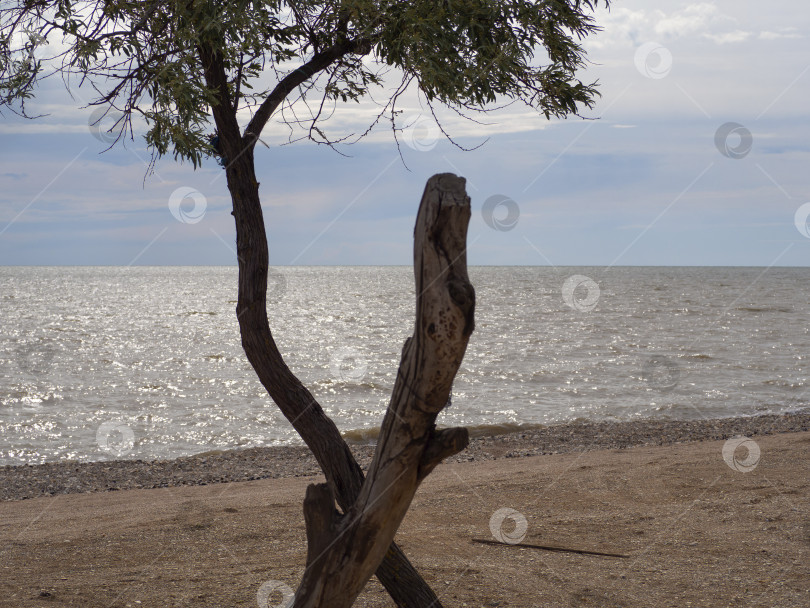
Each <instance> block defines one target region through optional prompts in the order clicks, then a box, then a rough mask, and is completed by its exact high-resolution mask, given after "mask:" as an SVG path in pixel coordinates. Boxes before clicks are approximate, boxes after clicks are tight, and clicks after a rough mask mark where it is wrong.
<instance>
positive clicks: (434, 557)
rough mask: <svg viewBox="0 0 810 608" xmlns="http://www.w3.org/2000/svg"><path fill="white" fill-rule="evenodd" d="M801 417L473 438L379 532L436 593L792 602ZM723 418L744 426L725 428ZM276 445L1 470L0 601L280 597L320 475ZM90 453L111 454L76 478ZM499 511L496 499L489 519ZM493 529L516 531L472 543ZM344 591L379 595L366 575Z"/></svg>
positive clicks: (481, 597) (480, 603) (300, 552)
mask: <svg viewBox="0 0 810 608" xmlns="http://www.w3.org/2000/svg"><path fill="white" fill-rule="evenodd" d="M809 417H810V416H808V414H806V413H804V414H796V415H793V416H773V417H760V418H753V419H735V420H733V421H732V420H726V421H703V422H700V423H675V424H676V426H677V425H679V424H680V425H684V424H691V425H692V427H689V428H691V431H690V432H691V434H690V433H688V432H687V431H685V430H684V428H686V427H683V426H681V427H679V428H681V431H682V434H681V435H678V434H677V433H675V430H676V429H675V427H673V428H671V429H669V434H667V433H662V432H661V429H660V428H658V426H660V425H661V424H664V425H665V426H666V425H667V424H670V423H651V424H652V426H648V427H646V431H645V427H644V424H641V423H627V424H629V425H631V426H622V425H607V426H606V427H603V426H600V425H561V426H560V427H558V428H554V427H549V428H550V429H552V430H551V431H546V432H547V436H546V441H545V443H543V442H541V441H540V439H538V437H537V436H529V435H532V434H531V433H529V434H526V433H523V434H517V435H515V436H503V437H495V438H492V437H490V438H481V439H478V440H476V442H474V443H473V445H472V446H471V449H470V450H469V451H468V452H465V453H462V454H461V455H459V456H458V457H457V458H456V459H455V460H454V461H450V462H446V463H444V464H442V465H441V466H440V467H438V468H437V469H436V471H435V472H434V473H433V474H432V475H431V476H430V477H429V478H428V479H427V480H426V482H425V483H424V484H423V486H422V487H421V488H420V490H419V492H418V493H417V496H416V499H415V501H414V503H413V505H412V507H411V509H410V511H409V513H408V516H407V517H406V520H405V521H404V523H403V525H402V527H401V528H400V532H399V534H398V536H397V541H398V542H399V543H400V544H401V545H402V547H403V548H404V550H405V551H406V553H407V554H408V555H409V556H410V557H411V560H412V561H413V562H414V564H415V565H416V566H417V568H418V569H419V570H420V571H421V572H422V573H423V575H424V576H425V578H426V579H427V580H428V581H429V583H430V584H431V585H432V586H433V587H434V589H435V590H436V591H437V593H438V594H439V597H440V599H441V601H442V603H443V605H445V606H447V607H450V606H470V607H494V606H518V607H530V606H544V607H545V606H553V607H556V606H566V607H567V606H604V607H619V606H621V607H631V606H632V607H636V606H638V607H650V606H662V607H664V606H673V607H675V606H678V607H683V606H729V607H731V606H734V607H739V606H763V607H765V606H768V607H772V606H779V607H794V606H795V607H804V606H807V605H810V559H808V558H810V517H808V515H810V514H809V513H808V505H810V475H809V474H808V473H810V430H808V428H807V424H808V418H809ZM752 421H753V422H752ZM632 425H636V426H635V427H633V426H632ZM718 425H719V426H718ZM737 425H740V428H742V429H743V430H745V429H747V430H748V431H749V432H747V433H733V431H734V429H735V428H737ZM656 428H657V431H656V432H653V431H655V430H656ZM697 429H702V432H698V430H697ZM537 432H538V433H540V432H541V431H537ZM684 433H685V434H684ZM729 433H733V434H729ZM734 434H741V435H742V434H745V435H748V436H749V437H752V442H750V443H748V444H747V446H744V447H740V448H738V450H737V452H734V454H735V455H736V457H737V459H736V460H734V459H733V458H732V457H731V455H730V454H731V453H730V452H729V450H730V447H729V446H731V447H733V444H729V443H727V440H728V438H729V437H733V436H734ZM523 435H525V436H523ZM714 435H720V436H721V437H719V438H714V439H711V438H710V437H713V436H714ZM725 435H729V437H726V436H725ZM552 436H553V437H552ZM707 437H708V438H707ZM555 441H556V443H555ZM611 443H612V444H611ZM605 444H607V445H605ZM623 444H627V445H623ZM559 446H567V447H568V448H570V449H557V448H558V447H559ZM745 447H748V448H750V450H753V451H750V450H749V451H746V449H745ZM724 448H725V449H724ZM757 449H758V450H759V458H758V459H757V458H755V456H756V454H755V452H756V450H757ZM363 450H370V448H364V449H361V450H359V452H363ZM548 452H551V453H548ZM553 452H557V453H553ZM281 453H283V454H287V456H286V459H287V461H288V467H287V469H285V470H283V471H282V470H281V469H282V468H283V467H275V470H274V471H271V473H277V475H272V476H271V475H269V474H263V473H262V472H261V470H260V468H256V469H255V470H254V474H255V475H256V476H264V477H266V478H263V479H255V480H253V481H230V482H228V483H213V481H212V480H210V479H208V477H207V476H208V475H209V473H210V474H213V473H216V471H215V469H216V468H217V465H211V466H210V467H209V469H210V471H209V472H208V473H206V471H207V470H208V469H206V468H205V466H202V462H203V460H205V459H207V460H206V462H209V463H210V462H211V461H212V460H213V461H218V460H219V461H220V464H222V463H223V462H224V463H227V461H228V459H229V458H236V459H235V460H234V462H244V458H245V455H244V454H242V455H241V457H234V456H233V454H234V453H224V454H220V455H208V456H205V457H198V459H199V461H200V463H199V464H200V467H198V468H199V469H200V470H201V471H202V473H199V472H198V473H199V474H198V475H197V481H198V483H203V484H206V485H188V484H191V483H192V477H193V475H190V476H189V477H188V478H187V479H182V475H181V474H180V473H177V475H176V480H177V483H176V484H173V485H172V484H171V483H170V480H168V481H167V479H168V478H166V474H167V471H168V470H170V469H171V467H175V468H176V470H177V471H182V470H186V469H188V470H191V469H193V468H194V467H193V466H192V465H193V464H194V462H193V460H194V459H188V460H189V463H190V464H189V463H186V464H182V463H181V464H178V461H171V462H172V464H171V465H169V464H163V465H161V464H159V463H131V464H129V465H126V464H124V465H121V466H124V467H126V466H131V467H141V468H142V469H144V470H146V469H154V468H155V467H157V468H158V469H159V474H156V475H155V476H153V477H152V478H149V479H147V477H148V475H146V474H142V477H140V478H137V479H140V482H139V483H141V484H142V485H147V484H148V483H153V484H156V485H158V486H160V485H168V487H154V488H152V489H129V490H121V491H115V492H100V491H98V490H100V489H102V488H101V487H95V488H94V487H92V485H93V479H96V481H98V480H99V479H106V480H107V481H106V482H105V483H106V484H107V485H109V479H111V477H110V476H112V477H115V478H117V477H120V484H119V485H125V484H126V483H127V480H126V475H125V472H124V470H123V469H122V470H121V471H118V469H116V466H118V465H119V463H96V464H95V465H90V464H84V465H79V464H75V463H73V464H69V463H63V464H59V465H44V468H38V467H18V468H6V469H3V471H2V477H0V480H2V482H3V485H2V487H3V488H4V492H5V495H4V497H5V498H6V501H5V502H2V503H0V514H1V516H0V521H1V522H2V524H0V547H2V548H1V549H0V551H1V552H2V556H1V557H0V563H2V566H1V567H2V570H3V575H2V577H0V579H1V580H2V582H0V605H1V606H63V605H64V606H99V607H100V606H105V607H113V606H120V607H133V608H134V607H151V606H155V607H158V606H160V607H164V606H195V607H197V606H212V607H213V606H218V607H225V606H257V605H258V601H257V594H259V595H261V596H262V597H264V598H265V604H264V605H265V606H277V605H281V602H282V595H281V594H280V593H279V592H272V593H271V592H270V589H271V588H272V587H273V586H279V585H282V584H285V585H288V586H290V587H292V588H295V586H296V584H297V582H298V580H299V579H300V576H301V573H302V571H303V567H304V557H305V551H306V549H305V547H306V538H305V534H304V522H303V516H302V513H301V501H302V498H303V495H304V490H305V488H306V486H307V484H309V483H313V482H316V481H318V480H319V479H320V478H319V477H318V476H310V475H306V473H307V472H308V469H307V467H308V466H309V465H308V464H306V462H304V461H302V460H300V459H299V457H298V456H297V455H296V453H295V450H289V449H288V450H286V451H284V450H282V451H281ZM527 454H528V455H527ZM362 455H363V454H360V456H362ZM724 456H725V458H724ZM240 458H241V460H240ZM252 458H254V459H256V458H258V456H257V455H256V454H254V455H253V456H252ZM268 458H269V457H268ZM282 460H283V459H282ZM270 461H272V459H270V460H266V461H265V464H267V463H268V462H270ZM101 465H104V466H106V467H107V468H108V469H111V470H112V473H110V472H109V471H108V472H107V473H99V474H98V475H97V476H96V477H93V475H94V474H93V473H92V471H93V467H94V466H101ZM267 466H270V465H267ZM60 467H62V468H68V469H71V470H72V475H69V476H68V477H64V479H70V478H72V479H73V480H74V481H73V482H71V483H70V484H68V485H69V486H70V487H68V488H62V491H61V492H54V493H55V495H53V496H47V495H43V494H47V493H50V491H43V487H42V486H41V485H38V484H37V483H34V480H36V479H40V478H41V477H42V476H49V475H50V473H47V472H46V471H48V470H51V471H53V472H54V473H53V475H52V477H53V479H54V480H57V481H52V482H50V483H51V484H52V487H51V490H56V489H58V487H59V484H60V483H61V484H62V485H64V483H63V482H62V481H58V480H62V479H63V476H62V474H61V473H59V471H61V469H60ZM161 467H163V468H161ZM237 469H238V475H242V474H243V473H244V472H243V471H242V470H241V469H240V468H239V467H237V466H236V465H234V464H233V463H231V465H230V466H229V465H227V464H226V465H223V466H222V467H220V473H221V474H220V475H219V477H220V478H221V479H222V480H224V481H227V479H226V478H228V477H229V476H231V477H233V476H235V475H234V474H233V472H234V471H237ZM246 470H247V469H246ZM32 471H36V472H32ZM87 471H91V472H90V473H87ZM15 472H16V476H15ZM265 473H267V471H265ZM26 475H28V477H27V478H26ZM105 475H106V477H105ZM238 475H236V476H238ZM290 475H292V476H290ZM295 475H298V476H297V477H296V476H295ZM15 478H17V479H18V481H17V482H16V485H14V484H12V483H10V482H9V480H11V479H15ZM20 479H22V481H19V480H20ZM25 479H27V480H28V483H29V486H30V487H29V488H28V491H21V488H22V487H23V485H24V483H25ZM214 481H215V480H214ZM42 483H45V482H42ZM83 484H84V485H83ZM178 484H179V485H178ZM183 484H186V485H183ZM99 485H104V484H102V483H100V482H99ZM82 487H84V490H82V489H81V488H82ZM45 489H46V490H47V487H45ZM93 490H95V491H93ZM64 492H67V493H64ZM25 495H37V497H35V498H30V499H27V500H20V498H24V496H25ZM503 509H511V510H513V511H503ZM498 514H500V515H501V518H503V516H504V515H505V514H506V515H508V517H507V518H506V519H505V520H503V522H502V524H500V525H498V523H497V519H498ZM509 514H511V515H509ZM523 520H525V527H526V531H525V535H521V534H520V529H519V526H520V524H521V523H522V521H523ZM516 524H517V525H518V529H515V526H516ZM493 528H494V531H493ZM494 534H499V535H501V538H503V539H504V540H507V541H510V540H511V541H514V540H520V541H521V542H520V544H515V545H510V544H500V545H493V544H482V543H478V542H475V539H481V540H488V541H492V540H494ZM527 545H537V546H544V547H552V548H553V547H556V548H562V549H570V550H575V551H584V552H591V553H583V552H574V551H553V550H549V549H539V548H534V547H529V546H527ZM594 553H609V554H615V556H607V555H596V554H594ZM262 594H263V595H262ZM356 605H357V606H364V607H372V606H375V607H376V606H392V605H393V604H392V602H391V601H390V599H388V597H387V595H386V594H385V592H384V591H383V590H382V588H381V586H380V585H379V584H378V583H377V582H376V581H375V580H373V579H372V581H371V582H370V583H369V584H368V586H367V587H366V589H365V591H364V592H363V594H362V595H361V597H360V599H359V600H358V602H357V604H356ZM263 608H264V606H263Z"/></svg>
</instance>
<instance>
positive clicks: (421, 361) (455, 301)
mask: <svg viewBox="0 0 810 608" xmlns="http://www.w3.org/2000/svg"><path fill="white" fill-rule="evenodd" d="M464 186H465V180H464V178H460V177H456V176H455V175H452V174H449V173H445V174H441V175H434V176H433V177H431V178H430V179H429V180H428V183H427V186H426V187H425V193H424V195H423V197H422V202H421V205H420V207H419V213H418V215H417V218H416V228H415V230H414V271H415V275H416V294H417V295H416V324H415V328H414V333H413V336H412V337H410V338H408V340H407V341H406V342H405V346H404V348H403V351H402V360H401V362H400V366H399V372H398V374H397V379H396V382H395V384H394V390H393V394H392V396H391V402H390V404H389V406H388V411H387V413H386V415H385V419H384V421H383V425H382V429H381V432H380V438H379V441H378V443H377V449H376V452H375V454H374V460H373V461H372V464H371V467H370V469H369V473H368V475H367V477H366V479H365V482H364V483H363V487H362V488H361V490H360V495H359V496H358V498H357V500H356V501H355V502H354V504H353V505H352V506H351V508H350V509H349V510H348V511H347V512H346V513H345V514H343V515H341V514H339V513H338V512H337V511H336V510H335V495H334V492H333V489H332V487H331V486H330V485H329V484H318V485H311V486H309V488H308V489H307V493H306V499H305V501H304V517H305V520H306V529H307V540H308V550H307V569H306V571H305V573H304V577H303V580H302V582H301V585H300V587H299V588H298V592H297V593H296V596H295V603H294V608H348V607H349V606H351V605H352V604H353V603H354V600H355V599H356V598H357V595H358V594H359V593H360V591H361V590H362V588H363V586H365V584H366V582H367V581H368V579H369V578H370V577H371V575H372V574H373V573H374V571H375V570H376V569H377V567H378V565H379V564H380V562H381V561H382V559H383V557H384V556H385V554H386V551H387V549H388V546H389V545H390V544H391V542H392V541H393V539H394V535H395V534H396V531H397V529H398V528H399V525H400V523H401V522H402V519H403V518H404V517H405V513H406V512H407V510H408V507H409V506H410V504H411V501H412V500H413V496H414V494H415V493H416V489H417V488H418V486H419V484H420V483H421V482H422V480H423V479H424V478H425V477H426V476H427V475H428V473H430V472H431V471H432V470H433V468H434V467H435V466H436V465H437V464H438V463H439V462H441V460H442V459H444V458H446V457H447V456H450V455H452V454H455V453H457V452H459V451H460V450H462V449H464V447H465V446H466V445H467V442H468V434H467V430H466V429H464V428H450V429H445V430H441V431H437V430H436V426H435V421H436V416H437V415H438V414H439V412H440V411H441V410H442V408H443V407H444V406H445V404H446V403H447V397H448V395H449V394H450V389H451V386H452V383H453V378H454V377H455V375H456V372H457V371H458V368H459V365H461V360H462V358H463V357H464V352H465V350H466V348H467V341H468V339H469V337H470V334H471V333H472V331H473V326H474V321H473V316H474V310H475V291H474V290H473V287H472V285H471V284H470V281H469V278H468V277H467V256H466V240H467V225H468V223H469V219H470V199H469V197H468V196H467V194H466V191H465V187H464Z"/></svg>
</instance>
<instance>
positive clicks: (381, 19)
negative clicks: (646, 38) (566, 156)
mask: <svg viewBox="0 0 810 608" xmlns="http://www.w3.org/2000/svg"><path fill="white" fill-rule="evenodd" d="M596 4H597V2H596V0H593V1H588V0H541V1H533V2H531V1H525V0H490V1H485V0H410V1H408V0H343V1H341V0H327V1H312V0H296V1H293V2H281V1H276V0H268V1H259V0H233V1H229V0H183V1H177V0H168V1H163V2H157V1H147V2H134V1H130V0H111V1H107V2H88V1H75V0H59V1H45V0H27V1H25V0H24V1H21V2H16V3H4V4H3V8H2V9H0V108H2V107H6V108H10V109H14V110H16V111H20V112H21V113H23V114H24V113H25V105H24V104H25V101H26V100H27V99H29V98H30V97H31V95H32V93H33V91H34V89H35V86H36V83H37V81H38V80H39V79H40V78H42V77H45V76H47V75H48V69H50V70H51V72H52V73H53V72H56V73H58V72H62V73H63V74H69V75H77V76H79V77H80V79H83V80H84V81H89V82H91V83H93V85H94V86H95V87H96V90H97V91H99V93H100V94H99V96H98V98H97V99H95V100H94V103H98V104H109V105H112V106H114V107H116V108H117V109H119V110H120V111H122V112H123V113H124V115H125V116H126V120H125V121H124V122H123V123H122V124H124V128H126V127H127V126H129V128H130V129H131V122H130V119H131V117H132V116H133V115H140V116H141V117H142V118H143V119H145V121H146V123H147V125H148V127H149V130H148V132H147V135H146V140H147V143H148V144H149V146H150V147H152V149H153V150H154V151H155V153H156V154H157V155H158V156H162V155H164V154H167V153H169V152H171V153H173V154H174V156H175V157H176V158H179V159H184V160H190V161H191V162H192V163H193V164H194V165H195V166H196V165H198V164H199V163H200V162H201V161H202V158H203V157H204V156H207V155H210V154H211V153H212V149H211V147H210V144H209V142H208V139H207V137H206V132H207V131H210V130H211V115H212V110H213V108H214V107H215V106H220V107H224V104H228V105H229V107H228V108H227V110H228V111H230V112H234V113H235V112H236V111H237V110H240V109H245V108H248V109H250V110H251V111H255V110H256V109H257V108H258V107H259V106H260V105H261V104H262V103H264V102H265V101H266V100H268V99H269V98H272V99H273V100H275V101H274V103H275V104H276V105H274V106H273V107H272V108H271V109H272V110H276V109H277V107H278V104H277V102H279V101H282V102H283V103H286V104H287V105H288V106H289V105H292V104H293V103H307V102H308V101H311V100H313V99H316V101H315V102H314V103H315V105H316V106H317V107H318V108H320V110H318V111H316V112H313V115H314V116H315V118H314V119H313V120H312V128H311V130H310V133H317V134H322V131H321V130H320V129H319V128H318V127H317V124H316V123H317V122H318V121H319V120H322V118H321V116H322V108H323V106H324V104H325V103H327V102H332V103H336V102H346V101H349V100H352V101H359V100H361V99H363V98H364V97H365V96H367V95H368V94H369V93H371V92H373V91H374V89H375V88H379V86H380V85H382V84H383V81H384V78H385V76H384V74H385V72H387V71H389V72H390V71H391V70H390V68H396V70H395V71H393V72H392V73H395V74H399V75H401V77H402V83H409V82H415V83H416V84H417V85H418V86H419V88H420V89H421V91H422V92H423V94H424V96H425V98H426V99H427V101H428V102H429V103H434V102H438V103H442V104H446V105H448V106H450V107H453V108H455V109H457V110H485V109H487V108H488V107H491V106H492V104H496V103H501V102H504V101H510V100H519V101H522V102H524V103H526V104H528V105H530V106H532V107H534V108H536V109H537V110H538V111H540V112H542V113H543V114H544V115H545V116H546V117H547V118H549V117H552V116H557V117H564V116H566V115H570V114H578V112H579V111H580V109H581V108H582V107H591V106H592V104H593V103H594V99H595V96H596V95H598V93H597V91H596V88H595V83H594V84H583V83H582V82H580V81H579V80H578V79H577V77H576V73H577V71H578V70H579V69H581V68H582V67H583V65H584V61H585V53H584V51H583V49H582V47H581V46H580V42H581V40H582V39H583V38H584V37H586V36H587V35H589V34H591V33H593V32H594V31H596V30H597V29H598V28H597V27H596V26H595V24H594V23H593V19H592V17H591V13H592V11H593V9H594V8H595V6H596ZM46 41H54V42H55V43H57V44H56V45H54V46H55V47H56V48H60V49H62V51H63V52H62V53H61V55H60V56H59V57H57V58H52V57H49V58H50V61H46V62H43V61H42V60H41V59H38V58H37V56H36V54H35V52H34V51H35V50H36V49H38V48H41V46H42V45H43V44H44V43H45V42H46ZM202 49H213V51H214V53H215V55H216V58H217V60H218V61H220V62H221V65H222V66H223V67H224V71H225V73H226V76H227V83H226V85H225V87H226V89H227V90H226V91H222V90H212V89H211V88H209V87H208V86H207V85H206V78H205V70H204V66H203V63H202V59H201V56H202ZM331 49H348V50H346V51H345V52H342V54H340V53H338V56H337V57H336V58H335V59H334V60H333V61H331V62H330V63H329V64H328V65H327V66H326V67H322V68H319V69H318V70H315V73H314V74H311V75H310V76H311V77H310V78H309V79H306V80H304V82H302V83H299V86H298V87H295V89H297V90H298V93H297V94H296V93H294V92H293V91H286V90H280V89H279V88H277V85H278V83H279V82H281V81H282V80H283V78H284V77H285V76H287V75H289V74H291V73H292V72H294V70H295V69H296V68H298V67H300V66H302V65H303V64H306V63H307V62H309V61H310V60H313V58H315V57H318V55H319V54H323V53H328V52H329V51H330V50H331ZM46 64H47V66H48V68H47V69H46V67H45V65H46ZM388 78H390V76H388ZM402 90H403V89H402V87H400V88H397V89H396V92H394V93H391V94H390V96H389V99H388V103H387V104H384V108H383V111H385V110H387V111H389V112H393V111H394V110H393V103H392V102H395V101H396V97H397V96H398V95H400V94H401V93H402ZM279 96H281V99H280V100H279V99H276V97H279ZM268 103H269V102H268ZM327 114H328V113H327ZM239 116H241V117H242V119H243V122H244V118H245V114H242V113H240V115H239ZM260 126H263V124H262V125H260ZM243 127H244V125H243Z"/></svg>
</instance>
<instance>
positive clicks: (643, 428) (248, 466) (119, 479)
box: [0, 409, 810, 501]
mask: <svg viewBox="0 0 810 608" xmlns="http://www.w3.org/2000/svg"><path fill="white" fill-rule="evenodd" d="M802 431H810V409H803V410H800V411H798V412H793V413H786V414H764V415H761V416H752V417H743V418H713V419H706V420H692V421H673V420H668V421H663V420H661V421H659V420H650V419H646V420H638V421H630V422H573V423H561V424H555V425H551V426H548V427H544V428H538V429H531V430H523V431H517V432H513V433H507V434H503V435H494V436H485V437H475V438H472V439H470V444H469V446H468V447H467V448H466V449H465V450H464V451H462V452H461V453H459V454H457V455H455V456H453V457H451V458H448V459H446V460H445V462H484V461H491V460H499V459H503V458H525V457H529V456H540V455H549V454H565V453H571V452H586V451H591V450H605V449H608V450H616V449H624V448H629V447H635V446H664V445H674V444H681V443H687V442H697V441H712V440H725V439H729V438H731V437H735V436H747V437H756V436H764V435H773V434H780V433H795V432H802ZM350 448H351V450H352V453H353V454H354V455H355V458H356V459H357V461H358V463H359V464H360V466H361V467H362V468H363V469H364V470H365V469H366V468H367V467H368V465H369V463H370V462H371V458H372V457H373V454H374V446H373V445H359V444H358V445H350ZM318 474H320V468H319V467H318V465H317V463H316V462H315V459H314V457H313V456H312V455H311V453H310V452H309V450H308V448H306V447H304V446H285V447H264V448H245V449H234V450H227V451H222V452H206V453H203V454H199V455H195V456H185V457H181V458H177V459H174V460H154V461H142V460H112V461H99V462H76V461H67V462H53V463H45V464H37V465H11V466H3V467H0V501H19V500H25V499H30V498H37V497H40V496H54V495H60V494H83V493H95V492H106V491H117V490H131V489H151V488H166V487H178V486H204V485H209V484H217V483H229V482H236V481H252V480H257V479H276V478H286V477H303V476H311V475H318Z"/></svg>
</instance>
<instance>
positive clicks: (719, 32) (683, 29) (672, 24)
mask: <svg viewBox="0 0 810 608" xmlns="http://www.w3.org/2000/svg"><path fill="white" fill-rule="evenodd" d="M597 23H599V24H600V25H602V26H603V28H604V31H603V32H600V33H599V34H597V35H596V36H595V37H593V39H590V40H588V41H587V42H586V47H588V48H591V49H610V48H627V47H629V46H639V45H640V44H643V43H645V42H649V41H658V42H663V43H671V42H674V41H676V40H682V39H689V38H695V37H701V38H705V39H707V40H711V41H712V42H714V43H715V44H728V43H733V42H742V41H744V40H747V39H748V38H750V37H751V36H754V34H753V33H752V32H750V31H744V30H741V29H739V27H737V24H738V20H737V19H736V18H735V17H732V16H730V15H726V14H724V13H723V12H722V11H721V10H720V9H719V8H718V7H717V6H715V5H714V4H712V3H709V2H698V3H693V4H689V5H687V6H685V7H683V8H676V9H674V10H670V11H668V12H666V11H664V10H661V9H652V10H648V9H643V8H642V9H638V10H633V9H630V8H615V9H611V10H610V11H607V10H605V9H602V10H600V11H597ZM731 28H735V29H731ZM769 34H770V35H773V34H775V33H774V32H769ZM759 37H760V38H762V37H768V36H763V35H762V34H760V36H759ZM771 37H787V36H785V35H779V34H776V35H775V36H771ZM791 37H795V36H791Z"/></svg>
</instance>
